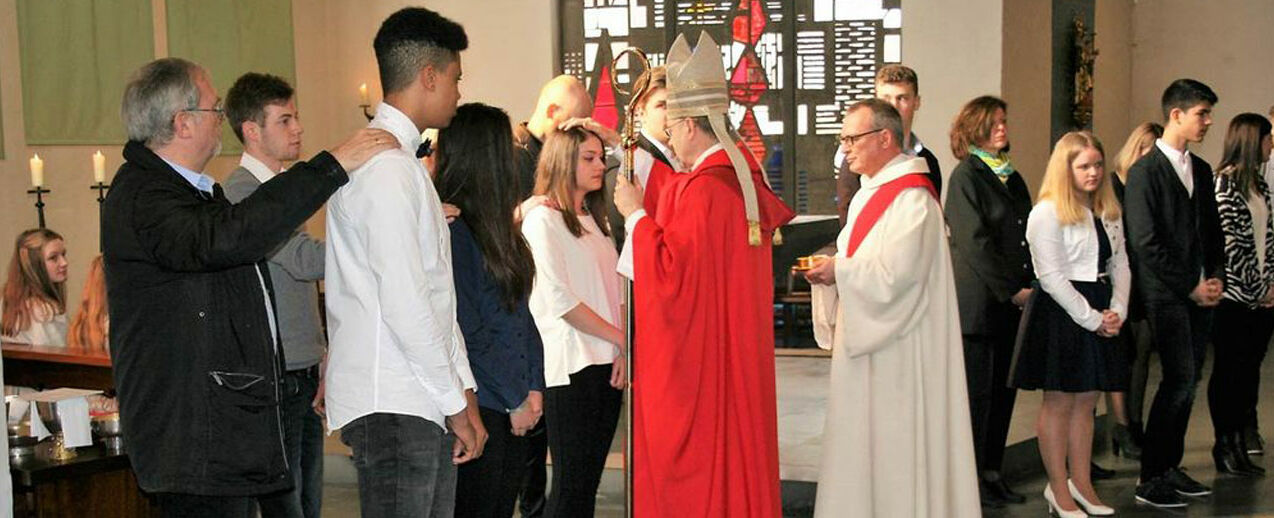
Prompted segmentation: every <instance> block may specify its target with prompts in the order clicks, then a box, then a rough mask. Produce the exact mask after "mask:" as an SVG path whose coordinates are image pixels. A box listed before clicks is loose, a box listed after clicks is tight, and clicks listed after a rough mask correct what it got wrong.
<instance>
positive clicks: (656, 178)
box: [641, 158, 677, 216]
mask: <svg viewBox="0 0 1274 518" xmlns="http://www.w3.org/2000/svg"><path fill="white" fill-rule="evenodd" d="M676 174H677V173H676V172H674V171H673V170H672V166H670V165H668V164H665V163H664V161H663V160H660V159H658V158H654V159H652V160H651V164H650V174H649V175H647V176H646V186H645V190H646V194H645V196H644V197H643V198H642V201H641V207H642V208H643V209H646V215H647V216H654V215H655V213H656V212H658V208H659V194H660V193H662V192H663V188H664V186H665V185H667V184H668V182H671V181H672V180H673V179H674V178H676Z"/></svg>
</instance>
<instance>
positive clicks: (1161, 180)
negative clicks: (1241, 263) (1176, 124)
mask: <svg viewBox="0 0 1274 518" xmlns="http://www.w3.org/2000/svg"><path fill="white" fill-rule="evenodd" d="M1191 158H1192V166H1193V169H1194V175H1193V176H1194V195H1193V196H1190V194H1189V193H1188V192H1187V191H1186V188H1185V186H1184V185H1182V184H1181V179H1180V178H1178V177H1177V172H1176V170H1174V169H1173V168H1172V163H1171V162H1170V161H1169V160H1168V157H1167V156H1166V155H1164V154H1163V152H1162V151H1160V150H1159V148H1158V146H1156V147H1155V148H1154V149H1152V150H1150V152H1149V153H1147V154H1146V156H1143V157H1141V159H1140V160H1137V162H1136V163H1135V164H1133V165H1132V167H1131V168H1129V170H1128V185H1127V186H1126V187H1125V190H1124V221H1125V222H1126V224H1127V226H1128V245H1129V248H1130V250H1131V252H1132V254H1131V258H1132V259H1133V261H1132V272H1133V282H1134V283H1135V284H1136V285H1137V288H1138V289H1139V290H1140V294H1141V297H1142V300H1143V301H1144V302H1145V303H1147V304H1152V303H1182V304H1193V302H1191V301H1190V292H1191V291H1193V290H1194V288H1195V286H1197V285H1198V284H1199V275H1200V273H1202V274H1204V276H1206V277H1208V278H1216V279H1224V278H1225V243H1224V241H1223V237H1222V234H1221V223H1220V218H1219V216H1217V207H1216V197H1215V190H1214V187H1213V183H1212V167H1210V166H1209V165H1208V163H1207V162H1204V161H1203V159H1201V158H1199V157H1197V156H1194V155H1191Z"/></svg>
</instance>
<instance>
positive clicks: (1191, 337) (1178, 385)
mask: <svg viewBox="0 0 1274 518" xmlns="http://www.w3.org/2000/svg"><path fill="white" fill-rule="evenodd" d="M1146 321H1147V322H1148V323H1149V324H1150V335H1151V337H1152V338H1153V340H1154V344H1155V348H1156V349H1157V350H1158V351H1159V362H1160V363H1161V364H1162V365H1163V380H1162V381H1160V382H1159V390H1157V391H1155V399H1154V402H1153V403H1152V404H1151V406H1150V417H1149V418H1148V419H1147V420H1146V439H1145V444H1144V445H1143V446H1142V451H1141V480H1143V481H1146V480H1150V479H1152V478H1155V477H1158V476H1160V475H1162V474H1164V472H1166V471H1168V470H1169V469H1172V468H1175V467H1177V466H1178V465H1179V464H1181V456H1182V454H1183V453H1184V451H1185V438H1186V427H1187V425H1189V423H1190V409H1191V407H1193V406H1194V393H1195V388H1196V387H1197V386H1198V383H1199V373H1200V372H1201V371H1202V369H1203V359H1204V355H1205V353H1206V352H1207V349H1206V347H1207V343H1208V337H1209V335H1210V334H1211V330H1212V310H1211V309H1208V308H1201V307H1199V306H1196V305H1194V304H1184V303H1167V304H1164V303H1159V304H1152V303H1149V302H1147V303H1146Z"/></svg>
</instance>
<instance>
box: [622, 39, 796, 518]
mask: <svg viewBox="0 0 1274 518" xmlns="http://www.w3.org/2000/svg"><path fill="white" fill-rule="evenodd" d="M719 49H720V48H719V47H718V46H717V44H716V43H715V42H713V41H712V39H711V38H709V37H708V36H707V34H706V33H705V34H703V35H702V36H701V37H700V40H699V43H698V45H697V46H696V48H695V51H694V52H693V53H691V51H690V48H689V45H688V44H687V42H686V40H685V38H684V37H679V38H677V41H676V43H674V44H673V46H672V49H670V50H669V52H668V59H667V66H668V68H667V70H668V97H667V126H666V128H667V129H666V130H665V131H666V132H667V133H666V134H667V136H668V137H669V146H670V147H671V148H672V152H673V154H674V155H676V159H677V160H678V161H679V162H680V163H681V164H683V165H685V166H688V167H689V169H690V172H689V173H687V174H684V175H676V177H675V178H674V179H671V180H669V181H668V183H667V184H666V185H665V186H664V187H663V188H662V194H661V196H660V200H659V209H658V211H656V212H655V214H654V216H646V212H645V210H642V202H643V197H644V195H643V193H642V192H641V189H640V188H638V187H636V186H634V185H632V184H630V183H628V182H627V181H626V180H624V179H620V180H619V181H618V182H617V187H616V190H615V205H616V207H617V208H618V209H619V211H620V213H621V214H624V215H625V218H626V222H625V226H626V227H627V229H628V230H629V234H630V235H631V236H632V241H633V246H632V248H631V249H632V251H633V259H634V261H633V263H634V265H635V272H634V273H635V277H634V279H635V284H634V286H635V291H634V297H635V309H636V313H637V314H636V317H635V321H636V325H637V332H636V336H637V343H636V345H635V346H634V348H633V349H634V354H635V357H634V358H633V365H635V366H637V367H636V368H637V369H640V370H638V371H636V372H635V373H634V375H635V377H634V380H635V383H634V384H633V390H634V392H633V405H634V406H633V412H634V417H633V433H634V440H633V448H634V458H633V461H632V464H633V470H634V471H633V477H634V478H633V498H634V502H633V508H634V509H637V510H638V511H639V515H640V516H731V517H735V516H737V517H747V516H779V515H780V514H782V513H781V509H780V501H779V484H778V477H779V473H778V432H777V427H778V423H777V417H776V415H775V413H776V406H775V387H774V325H773V323H774V320H773V315H774V307H773V297H774V285H773V282H774V281H773V277H772V275H773V274H772V270H771V265H770V262H771V257H770V253H771V252H770V247H771V244H772V242H771V241H772V237H771V236H772V235H773V233H774V230H775V229H776V228H778V227H779V226H780V225H782V224H783V223H785V222H787V221H788V220H790V219H791V218H792V216H793V213H792V210H791V209H789V208H788V207H787V206H786V205H784V204H783V202H782V201H780V200H779V199H778V197H777V196H775V195H774V193H773V192H772V191H771V190H770V189H769V188H767V187H766V185H765V182H764V180H763V179H762V177H761V170H760V167H759V166H757V165H756V163H755V162H754V161H749V160H748V159H747V158H746V157H745V156H744V152H743V151H742V150H741V149H739V147H738V145H737V144H736V142H734V140H733V138H732V137H731V135H730V130H729V126H728V124H729V122H728V120H727V117H726V110H727V109H728V107H729V98H728V94H727V91H726V87H725V70H724V68H723V66H722V63H721V52H720V50H719Z"/></svg>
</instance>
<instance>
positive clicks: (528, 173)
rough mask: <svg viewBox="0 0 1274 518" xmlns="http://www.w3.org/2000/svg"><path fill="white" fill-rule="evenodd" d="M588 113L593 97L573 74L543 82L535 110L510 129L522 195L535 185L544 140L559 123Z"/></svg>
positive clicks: (529, 192)
mask: <svg viewBox="0 0 1274 518" xmlns="http://www.w3.org/2000/svg"><path fill="white" fill-rule="evenodd" d="M592 113H593V100H592V98H590V97H589V96H588V89H587V88H584V83H581V82H580V80H579V79H576V78H575V76H569V75H560V76H557V77H554V78H553V79H550V80H549V82H548V83H545V84H544V87H543V88H541V89H540V98H539V100H538V101H536V103H535V113H532V114H531V118H529V119H527V120H526V121H525V122H522V123H520V124H518V125H517V126H515V127H514V128H513V144H514V145H515V146H516V149H514V155H515V156H516V158H517V161H518V173H519V179H520V180H521V182H522V185H521V189H522V191H521V192H522V198H524V199H525V198H527V197H528V196H530V195H531V189H534V188H535V164H536V163H537V162H539V160H540V149H541V148H543V147H544V140H545V139H547V138H548V137H549V135H552V134H553V133H555V132H557V128H558V126H561V125H562V124H563V123H565V122H567V121H569V120H572V119H582V118H587V117H588V116H589V115H592ZM603 138H605V137H603Z"/></svg>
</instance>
